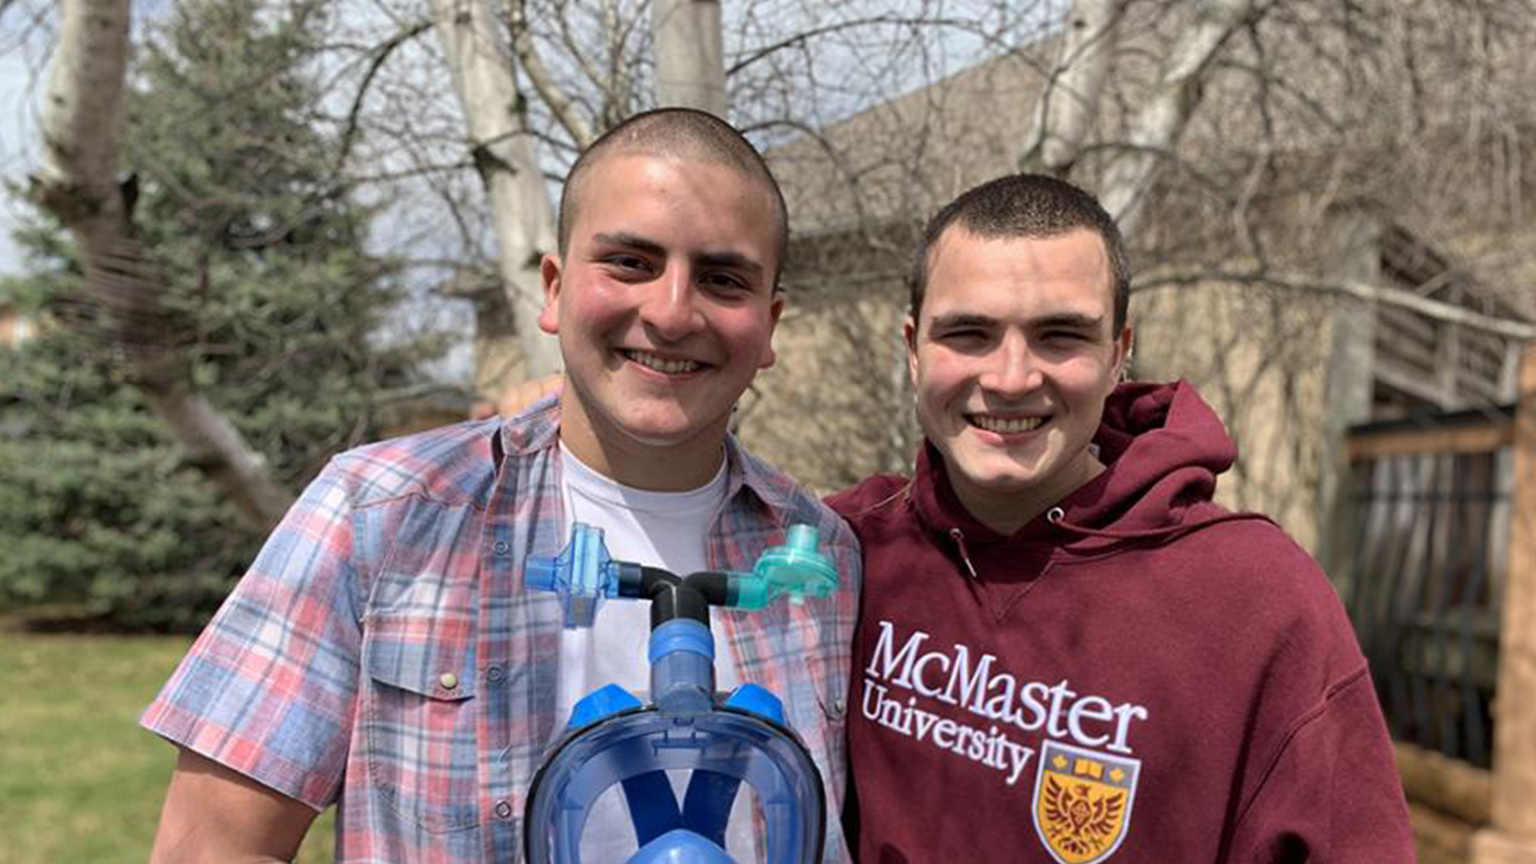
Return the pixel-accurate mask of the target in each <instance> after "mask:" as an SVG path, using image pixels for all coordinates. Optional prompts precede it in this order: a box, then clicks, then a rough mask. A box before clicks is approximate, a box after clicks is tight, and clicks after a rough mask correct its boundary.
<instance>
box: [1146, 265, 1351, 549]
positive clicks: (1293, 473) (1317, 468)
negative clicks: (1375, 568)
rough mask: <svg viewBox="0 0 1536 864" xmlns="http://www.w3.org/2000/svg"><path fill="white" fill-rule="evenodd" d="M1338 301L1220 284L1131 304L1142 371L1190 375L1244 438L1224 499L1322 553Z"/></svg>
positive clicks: (1155, 294) (1225, 481) (1157, 376)
mask: <svg viewBox="0 0 1536 864" xmlns="http://www.w3.org/2000/svg"><path fill="white" fill-rule="evenodd" d="M1334 311H1335V310H1334V304H1333V303H1332V302H1331V301H1329V300H1328V299H1326V298H1323V297H1314V298H1306V299H1298V298H1297V297H1296V295H1295V294H1294V293H1281V292H1278V291H1275V290H1273V289H1265V288H1256V287H1254V286H1246V285H1233V284H1222V283H1202V284H1196V285H1189V286H1180V287H1177V288H1165V289H1162V290H1157V291H1147V292H1140V293H1138V294H1135V295H1133V297H1132V300H1131V319H1132V323H1133V325H1134V326H1135V327H1136V349H1135V365H1134V372H1135V375H1136V377H1137V378H1140V379H1144V380H1170V379H1176V378H1184V379H1187V380H1188V381H1189V382H1190V383H1191V384H1193V385H1194V386H1195V389H1196V390H1198V391H1199V393H1200V395H1201V396H1202V397H1203V398H1204V399H1205V400H1206V401H1207V402H1208V403H1210V404H1211V407H1212V408H1214V409H1215V411H1216V413H1217V414H1218V415H1219V416H1220V417H1221V419H1222V422H1223V423H1225V424H1226V426H1227V430H1228V433H1229V434H1230V435H1231V436H1232V438H1233V440H1234V441H1235V442H1236V443H1237V448H1238V457H1237V462H1236V464H1234V466H1233V468H1232V470H1231V471H1230V472H1228V474H1226V475H1225V476H1223V477H1222V478H1221V480H1220V482H1219V483H1218V485H1217V495H1216V497H1217V501H1219V502H1220V503H1222V504H1223V505H1225V506H1227V507H1230V508H1232V509H1237V510H1256V511H1260V512H1263V513H1266V514H1268V515H1269V516H1270V517H1272V518H1273V519H1275V521H1277V522H1279V523H1280V525H1281V526H1282V527H1284V528H1285V529H1286V531H1287V532H1289V533H1290V534H1291V536H1292V537H1294V538H1295V539H1296V540H1297V542H1299V543H1300V544H1301V545H1302V546H1304V547H1306V548H1307V549H1308V550H1309V551H1312V552H1313V553H1314V554H1315V553H1316V552H1317V551H1318V546H1319V541H1320V539H1321V536H1322V534H1323V531H1322V528H1323V525H1322V515H1321V514H1320V513H1319V511H1318V508H1317V507H1316V501H1317V498H1318V495H1319V493H1320V490H1321V488H1322V485H1323V484H1324V482H1325V478H1326V470H1325V469H1326V453H1327V450H1328V447H1327V440H1326V436H1325V424H1324V420H1325V418H1326V416H1327V413H1328V406H1327V404H1326V401H1325V399H1324V398H1323V394H1324V389H1325V386H1326V378H1327V370H1328V367H1329V356H1330V351H1331V347H1332V346H1331V343H1332V339H1331V335H1332V330H1333V314H1334Z"/></svg>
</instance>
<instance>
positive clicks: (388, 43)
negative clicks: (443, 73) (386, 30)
mask: <svg viewBox="0 0 1536 864" xmlns="http://www.w3.org/2000/svg"><path fill="white" fill-rule="evenodd" d="M430 29H432V22H431V21H418V22H416V23H415V24H412V25H410V26H408V27H406V28H405V29H403V30H401V31H400V32H398V33H396V34H395V35H393V36H391V37H389V38H388V39H387V40H385V41H384V42H383V43H381V44H380V45H379V46H378V47H376V48H374V49H373V51H372V54H373V59H372V60H370V61H369V63H368V71H367V72H365V73H363V80H362V81H361V82H359V84H358V85H357V93H356V95H354V96H353V97H352V107H351V108H350V109H348V111H347V119H346V122H345V123H344V124H343V126H342V134H341V147H340V149H339V152H338V154H337V156H336V168H337V170H338V171H339V170H341V168H342V167H343V166H345V165H346V164H347V159H348V157H350V156H351V155H352V145H353V143H355V142H356V140H357V130H358V117H359V115H360V114H361V113H362V110H363V100H364V99H366V98H367V97H368V89H369V88H370V87H371V86H372V85H373V80H374V78H375V77H376V76H377V75H378V74H379V70H380V69H383V68H384V63H385V61H387V60H388V59H389V55H391V54H393V53H394V52H395V49H397V48H399V47H400V46H401V45H404V44H405V43H407V42H409V41H410V40H412V39H415V38H416V37H417V36H420V35H421V34H423V33H425V32H427V31H428V30H430Z"/></svg>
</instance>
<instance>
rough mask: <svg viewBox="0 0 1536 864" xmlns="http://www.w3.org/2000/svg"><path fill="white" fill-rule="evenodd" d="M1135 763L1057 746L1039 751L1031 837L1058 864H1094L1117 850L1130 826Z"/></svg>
mask: <svg viewBox="0 0 1536 864" xmlns="http://www.w3.org/2000/svg"><path fill="white" fill-rule="evenodd" d="M1140 771H1141V760H1139V759H1128V758H1124V757H1119V756H1107V755H1105V754H1102V753H1096V752H1094V751H1092V750H1084V749H1082V748H1079V747H1073V746H1071V745H1069V744H1062V743H1061V742H1059V741H1046V742H1045V743H1044V746H1043V747H1041V750H1040V770H1039V773H1038V774H1036V775H1035V800H1034V804H1033V807H1032V810H1033V812H1034V818H1035V832H1036V833H1038V834H1039V835H1040V840H1041V842H1043V843H1044V844H1045V848H1046V849H1047V850H1048V851H1049V852H1050V853H1051V857H1052V858H1055V859H1056V860H1057V861H1059V862H1061V864H1094V862H1097V861H1103V860H1104V859H1106V858H1108V857H1109V856H1111V855H1113V854H1114V853H1115V850H1116V849H1119V848H1120V843H1121V841H1123V840H1124V839H1125V834H1126V832H1127V831H1128V830H1129V829H1130V826H1131V805H1132V804H1133V803H1134V802H1135V800H1136V780H1137V777H1138V775H1139V774H1140Z"/></svg>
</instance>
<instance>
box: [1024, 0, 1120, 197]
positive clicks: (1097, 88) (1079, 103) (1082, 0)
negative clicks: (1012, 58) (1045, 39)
mask: <svg viewBox="0 0 1536 864" xmlns="http://www.w3.org/2000/svg"><path fill="white" fill-rule="evenodd" d="M1124 5H1125V4H1124V0H1078V2H1077V3H1075V4H1074V5H1073V6H1072V11H1071V13H1070V14H1069V15H1068V16H1067V22H1066V33H1065V34H1063V36H1062V42H1061V45H1060V46H1059V48H1058V50H1057V54H1056V62H1055V64H1054V65H1053V67H1052V69H1051V77H1050V79H1049V80H1048V81H1047V82H1046V85H1045V90H1044V92H1042V93H1041V94H1040V99H1039V100H1038V101H1037V102H1036V103H1035V116H1034V122H1033V124H1032V126H1031V128H1030V131H1029V134H1028V135H1027V136H1026V137H1025V139H1024V140H1025V141H1027V142H1029V144H1028V146H1027V147H1026V148H1025V151H1024V155H1023V157H1022V158H1021V159H1020V160H1019V164H1020V167H1021V168H1022V169H1023V170H1025V171H1041V172H1046V173H1050V174H1055V175H1057V176H1065V175H1066V174H1067V173H1068V172H1069V171H1071V170H1072V164H1073V163H1074V162H1076V161H1077V156H1078V154H1079V153H1081V152H1082V149H1083V141H1084V140H1085V139H1086V138H1087V137H1088V130H1089V129H1090V128H1092V126H1093V121H1094V120H1095V119H1096V118H1097V117H1098V113H1099V100H1100V99H1102V98H1103V94H1104V83H1105V82H1106V81H1108V80H1109V74H1110V70H1111V69H1112V68H1113V67H1114V56H1115V40H1116V37H1117V36H1118V35H1119V34H1118V26H1119V22H1120V16H1121V14H1122V13H1123V12H1124Z"/></svg>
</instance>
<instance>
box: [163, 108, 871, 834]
mask: <svg viewBox="0 0 1536 864" xmlns="http://www.w3.org/2000/svg"><path fill="white" fill-rule="evenodd" d="M787 231H788V229H787V220H786V216H785V211H784V202H783V198H782V197H781V195H780V193H779V190H778V186H777V184H776V183H775V182H774V180H773V178H772V176H771V175H770V174H769V172H768V169H767V167H766V165H764V163H763V162H762V159H761V157H760V156H759V155H758V154H757V152H756V151H755V150H754V149H753V148H752V146H751V145H750V144H749V143H748V142H747V141H746V140H745V139H744V138H742V137H741V135H740V134H739V133H738V132H736V130H734V129H732V128H731V127H730V126H729V125H727V124H726V123H724V122H722V121H720V120H718V119H716V118H714V117H711V116H709V115H707V114H703V113H701V112H696V111H689V110H685V109H667V110H662V111H656V112H651V113H648V114H644V115H640V116H638V117H635V118H631V119H630V120H628V121H626V122H625V123H623V124H621V125H620V126H618V127H616V128H615V129H613V130H611V131H610V132H609V133H608V134H606V135H605V136H604V137H603V138H602V139H600V140H599V141H598V142H597V143H595V144H594V145H593V146H592V147H591V148H589V149H588V151H587V152H586V153H585V154H583V156H582V157H581V158H580V159H579V160H578V161H577V163H576V165H575V166H574V167H573V168H572V170H571V173H570V176H569V178H568V182H567V185H566V189H565V194H564V195H563V197H562V201H561V211H560V246H559V250H558V254H551V255H548V256H546V257H545V258H544V260H543V262H542V265H541V274H542V279H543V283H544V289H545V296H546V303H545V308H544V310H543V313H542V315H541V316H540V318H539V322H540V326H541V327H542V328H543V329H544V330H546V331H547V332H550V333H553V334H556V335H557V336H558V337H559V341H560V349H561V352H562V355H563V357H564V360H565V365H566V376H567V381H568V385H567V386H566V387H565V388H564V391H563V392H562V394H561V395H560V398H559V399H558V401H545V402H543V403H540V404H539V405H537V406H535V407H534V408H533V409H531V410H530V411H528V412H526V413H524V414H521V415H519V416H517V417H513V418H509V419H506V420H504V421H503V420H488V421H483V422H476V423H468V424H461V425H459V426H454V427H449V428H447V429H441V430H436V431H433V432H428V433H424V434H422V435H417V436H412V437H409V438H404V439H400V440H396V441H387V442H384V443H381V444H376V445H371V446H368V447H363V448H359V449H357V450H353V451H350V452H348V453H344V454H342V455H341V456H338V457H337V458H336V459H334V460H333V461H332V462H331V464H330V465H329V466H327V468H326V469H325V470H324V471H323V472H322V473H321V475H320V476H319V478H317V479H316V480H315V481H314V483H313V484H311V486H310V487H309V488H308V489H307V490H306V491H305V493H304V495H303V496H302V498H301V499H300V501H299V502H298V503H297V504H295V505H294V507H293V509H292V510H291V511H290V512H289V514H288V515H287V517H286V518H285V519H284V520H283V522H282V524H281V525H280V526H279V527H278V528H277V529H276V531H275V532H274V533H273V535H272V537H271V538H270V539H269V540H268V542H267V544H266V546H265V547H264V548H263V550H262V552H261V554H260V555H259V556H258V558H257V560H256V561H255V563H254V564H253V565H252V567H251V569H250V571H249V572H248V573H247V574H246V576H245V577H244V578H243V579H242V580H241V582H240V584H239V585H238V586H237V587H236V589H235V591H234V592H233V594H231V596H230V598H229V600H228V601H227V602H226V604H225V605H224V607H223V608H222V609H221V610H220V612H219V613H218V615H217V616H216V617H215V618H214V620H213V621H212V622H211V623H210V624H209V626H208V629H207V630H205V631H204V633H203V635H202V636H201V637H200V638H199V640H198V641H197V643H196V645H195V646H194V647H193V649H192V651H191V653H190V654H189V655H188V657H187V659H186V660H185V661H183V663H182V665H181V667H180V668H179V669H178V670H177V672H176V673H175V675H174V676H173V678H172V679H171V681H170V682H169V683H168V684H167V685H166V687H165V689H164V690H163V691H162V692H161V694H160V696H159V697H158V698H157V699H156V700H155V702H154V703H153V704H152V705H151V706H150V707H149V709H148V710H147V711H146V712H145V715H144V718H143V723H144V725H145V726H146V727H147V728H149V729H151V730H152V731H154V732H157V733H159V734H161V735H163V736H165V737H166V738H168V739H170V740H171V741H172V742H173V743H175V744H176V745H177V746H178V747H179V748H180V758H179V761H178V763H177V768H176V771H175V774H174V775H173V777H172V780H171V784H170V789H169V791H168V793H167V798H166V803H165V807H164V810H163V813H162V817H161V823H160V828H159V832H158V833H157V836H156V841H155V851H154V856H153V857H154V860H155V861H163V862H170V861H196V862H204V861H235V860H239V861H256V860H289V859H291V857H292V856H293V854H294V852H295V850H296V849H297V848H298V845H299V843H300V841H301V839H302V838H303V836H304V834H305V832H306V831H307V830H308V827H309V825H310V822H311V821H312V819H313V818H314V816H315V814H316V813H317V812H319V811H320V810H322V809H324V808H325V807H327V806H330V805H333V804H334V805H335V806H336V807H337V812H338V818H337V842H336V849H337V852H336V858H337V860H338V861H377V862H409V861H431V862H450V864H457V862H487V864H489V862H498V864H499V862H511V861H516V860H520V859H521V856H522V852H523V843H524V826H523V825H522V814H523V807H524V803H525V801H526V799H527V796H528V792H529V784H530V782H531V781H532V779H533V775H534V772H535V770H536V769H537V767H538V765H539V762H540V760H541V759H542V757H543V755H544V754H545V752H546V751H547V750H548V749H549V747H550V745H551V744H553V743H554V742H555V741H556V740H557V739H558V737H559V736H560V733H561V731H562V728H561V726H562V724H563V723H564V721H565V719H566V717H567V716H568V715H569V709H570V707H571V705H572V704H573V703H574V702H575V701H576V699H578V698H579V697H580V696H582V695H583V694H585V693H586V692H588V691H589V690H591V689H594V688H595V687H597V686H599V685H601V684H605V683H610V682H617V683H619V684H621V685H623V686H624V687H626V688H627V689H630V690H637V691H638V690H645V689H647V681H648V679H647V666H646V661H645V644H646V638H647V635H648V629H649V628H648V610H647V609H646V608H645V607H644V606H643V605H641V604H629V603H622V602H611V603H607V604H605V605H603V606H602V607H600V609H599V612H598V621H597V623H596V625H595V626H594V627H593V628H591V629H586V630H568V629H565V628H562V626H561V607H560V604H559V601H558V599H557V598H556V597H555V596H554V595H552V594H544V593H534V592H530V591H527V590H525V589H524V586H523V575H522V574H523V565H524V562H525V561H526V560H527V559H528V558H529V556H553V555H556V554H557V553H559V552H560V550H561V548H562V547H563V546H564V545H565V542H566V539H567V537H568V536H569V533H570V526H571V524H572V523H573V522H575V521H581V522H584V523H587V524H593V525H597V526H598V527H601V528H603V529H604V531H605V535H606V536H605V539H606V541H607V544H608V547H609V549H610V551H611V552H612V553H613V555H614V557H616V558H619V559H621V560H633V561H639V562H641V563H643V564H648V565H653V566H660V567H664V568H666V569H668V570H671V571H673V572H676V573H689V572H694V571H698V570H705V569H712V570H722V569H724V570H750V569H751V566H752V563H753V561H755V559H756V558H757V556H758V554H759V553H760V552H761V551H763V550H764V549H766V548H768V547H770V546H774V545H779V544H781V543H782V542H783V541H784V532H785V529H786V528H787V527H788V526H789V525H791V524H794V523H809V524H812V525H815V526H816V527H818V528H819V529H820V533H821V536H822V539H823V546H824V551H825V552H826V553H827V554H829V555H830V556H832V557H833V559H834V560H835V562H836V563H837V565H838V568H839V571H840V573H841V577H842V585H841V588H840V590H839V591H838V592H837V593H836V594H835V595H834V596H833V597H830V598H827V599H822V600H818V599H810V600H807V601H806V602H805V604H804V605H797V606H788V605H786V606H784V607H777V608H773V609H770V610H765V611H764V612H760V613H754V614H735V613H731V612H728V611H727V612H722V611H718V610H717V611H716V612H715V614H714V616H713V617H714V622H715V638H716V642H717V646H716V657H717V660H716V667H717V671H718V674H719V683H720V685H721V687H722V689H729V688H730V687H731V686H732V685H734V684H735V683H737V682H746V681H752V682H756V683H759V684H762V685H763V686H765V687H767V688H769V689H770V690H772V691H774V692H775V693H777V694H778V695H779V696H780V697H782V698H783V700H784V708H785V717H786V721H787V722H788V723H789V724H790V725H791V726H793V727H794V729H795V730H796V732H797V733H798V734H799V735H800V737H801V740H802V741H803V742H804V743H805V744H806V745H807V747H808V748H809V749H810V751H811V753H812V755H813V757H814V759H815V761H816V764H817V766H818V768H819V769H820V771H821V773H822V777H823V779H824V781H825V783H826V789H827V800H828V809H829V812H830V813H832V814H834V818H830V819H829V820H828V827H827V837H826V842H825V849H826V860H829V861H842V860H847V857H848V850H847V847H846V845H845V843H844V841H843V838H842V833H841V830H840V827H839V823H838V820H837V819H836V818H835V814H836V813H837V812H838V811H839V810H840V809H841V807H842V804H843V788H844V754H843V741H844V731H843V725H844V714H845V711H846V708H845V705H846V703H845V697H846V693H847V687H848V670H849V667H850V661H849V656H848V650H849V645H850V642H851V638H852V628H853V623H854V615H855V609H856V592H857V589H858V585H859V582H860V567H859V560H858V552H857V546H856V545H855V543H854V541H853V538H852V536H851V534H850V532H849V531H848V529H847V527H846V526H845V525H843V524H842V523H841V522H840V521H839V520H837V518H836V517H835V516H833V515H832V513H831V512H830V511H829V510H828V509H826V508H825V507H824V506H822V505H821V504H820V503H819V502H817V501H815V500H814V499H813V498H811V497H810V496H808V495H806V494H805V493H804V492H803V491H802V490H800V489H799V488H798V487H797V486H795V485H794V484H793V483H791V482H790V481H789V480H788V479H787V478H785V477H783V476H782V475H780V474H778V473H776V472H774V471H772V470H771V469H770V468H768V467H767V466H766V465H764V464H763V463H761V462H759V461H757V460H756V459H754V458H752V457H751V456H750V455H748V454H747V453H745V452H744V451H742V449H741V448H740V446H739V445H737V444H736V442H735V441H734V439H732V438H731V436H730V435H729V434H728V430H727V427H728V424H729V420H730V414H731V410H732V407H733V405H734V404H735V402H736V400H737V398H738V397H739V396H740V395H741V394H742V392H743V391H744V390H745V389H746V387H747V386H748V385H749V384H750V383H751V381H752V379H753V377H754V375H755V374H756V373H757V370H759V369H762V368H765V367H767V366H769V365H771V364H772V363H773V361H774V354H773V347H772V336H773V331H774V327H775V325H776V324H777V321H778V318H779V314H780V312H781V311H782V308H783V298H782V296H781V294H780V292H779V290H778V276H779V270H780V268H781V266H782V264H783V257H784V248H785V242H786V237H787ZM752 823H753V820H752V819H750V818H746V819H733V820H732V824H733V826H735V827H733V833H730V834H728V835H727V836H726V837H725V838H724V839H725V840H726V844H725V845H726V846H727V847H728V849H729V850H730V852H731V854H732V855H734V856H736V858H737V860H743V861H746V860H754V859H755V853H756V849H757V848H758V847H760V845H761V842H760V841H761V838H760V837H756V838H755V837H754V833H755V832H754V830H753V827H752ZM585 837H586V840H587V841H588V842H587V843H585V844H584V846H583V854H584V858H585V860H588V861H616V860H624V859H625V858H627V857H628V856H629V854H631V853H633V852H634V850H635V847H636V840H635V831H634V829H633V828H632V827H631V826H629V824H628V820H627V818H626V816H625V814H624V813H623V811H622V808H621V807H620V806H619V804H618V803H617V801H615V802H612V806H610V807H606V808H605V809H602V810H600V811H599V812H597V813H595V814H594V816H593V817H592V819H591V820H589V821H588V823H587V831H586V834H585Z"/></svg>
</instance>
